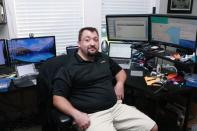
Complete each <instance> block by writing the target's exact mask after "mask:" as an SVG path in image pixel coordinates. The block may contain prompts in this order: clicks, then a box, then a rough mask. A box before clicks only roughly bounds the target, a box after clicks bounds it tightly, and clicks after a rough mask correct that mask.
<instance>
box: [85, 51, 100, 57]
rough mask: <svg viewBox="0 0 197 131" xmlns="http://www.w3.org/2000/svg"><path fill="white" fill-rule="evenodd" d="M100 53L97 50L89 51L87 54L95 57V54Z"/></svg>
mask: <svg viewBox="0 0 197 131" xmlns="http://www.w3.org/2000/svg"><path fill="white" fill-rule="evenodd" d="M97 54H98V51H95V52H89V51H88V52H87V55H88V56H89V57H94V56H96V55H97Z"/></svg>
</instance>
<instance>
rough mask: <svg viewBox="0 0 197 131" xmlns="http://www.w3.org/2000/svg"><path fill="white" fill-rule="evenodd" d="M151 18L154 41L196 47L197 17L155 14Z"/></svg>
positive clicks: (190, 47)
mask: <svg viewBox="0 0 197 131" xmlns="http://www.w3.org/2000/svg"><path fill="white" fill-rule="evenodd" d="M150 19H151V41H152V42H160V43H161V44H166V45H170V46H175V47H182V48H188V49H195V48H196V32H197V17H191V16H166V15H157V16H156V15H155V16H154V15H153V16H151V18H150Z"/></svg>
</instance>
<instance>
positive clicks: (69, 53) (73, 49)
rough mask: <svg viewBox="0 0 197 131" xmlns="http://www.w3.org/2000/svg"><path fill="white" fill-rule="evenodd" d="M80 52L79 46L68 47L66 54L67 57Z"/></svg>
mask: <svg viewBox="0 0 197 131" xmlns="http://www.w3.org/2000/svg"><path fill="white" fill-rule="evenodd" d="M77 50H78V46H67V47H66V53H67V55H72V54H74V53H75V52H76V51H77Z"/></svg>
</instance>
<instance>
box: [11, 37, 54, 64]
mask: <svg viewBox="0 0 197 131" xmlns="http://www.w3.org/2000/svg"><path fill="white" fill-rule="evenodd" d="M8 50H9V53H10V57H11V61H12V62H13V61H19V62H29V63H38V62H43V61H46V60H47V59H49V58H52V57H55V40H54V37H37V38H25V39H13V40H11V41H10V42H9V43H8Z"/></svg>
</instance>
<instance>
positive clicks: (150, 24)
mask: <svg viewBox="0 0 197 131" xmlns="http://www.w3.org/2000/svg"><path fill="white" fill-rule="evenodd" d="M151 17H168V18H177V19H188V20H190V19H191V20H197V16H186V15H166V14H152V15H150V17H149V19H150V20H149V22H150V23H149V26H150V28H149V29H150V31H149V34H150V43H153V44H157V45H164V46H171V47H176V48H182V49H188V50H192V51H195V50H196V47H197V33H196V44H195V47H194V48H189V47H183V46H181V45H176V44H174V43H169V42H163V41H157V40H152V23H151Z"/></svg>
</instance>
